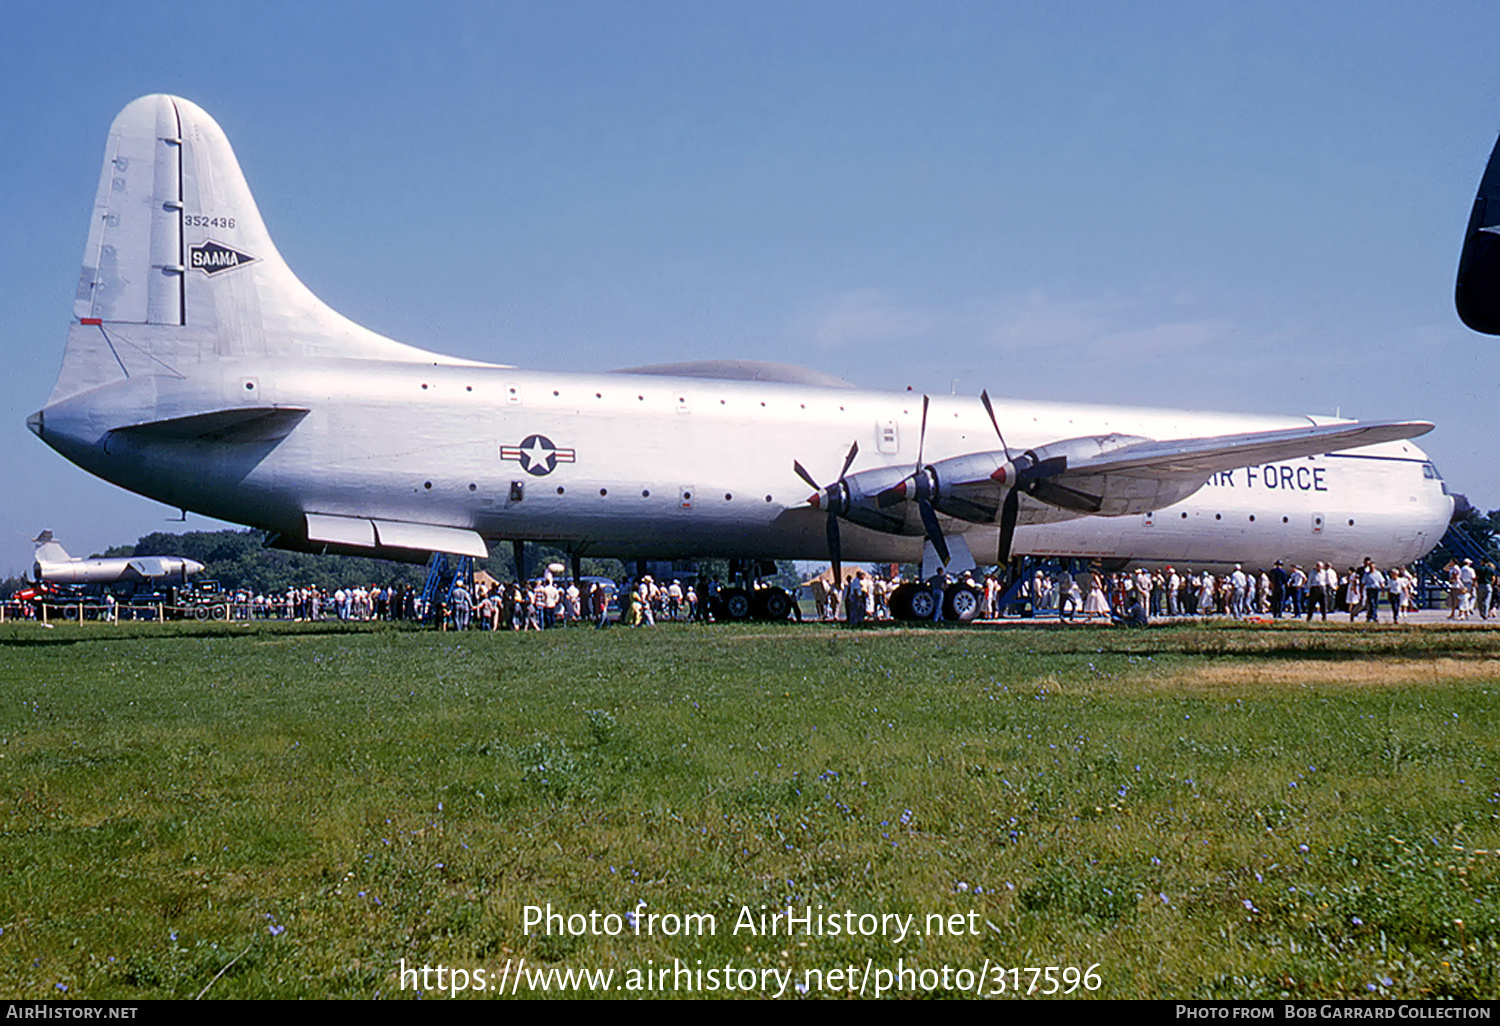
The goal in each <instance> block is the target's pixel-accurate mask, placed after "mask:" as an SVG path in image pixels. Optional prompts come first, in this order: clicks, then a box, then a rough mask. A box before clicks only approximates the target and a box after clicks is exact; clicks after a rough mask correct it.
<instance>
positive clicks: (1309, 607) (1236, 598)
mask: <svg viewBox="0 0 1500 1026" xmlns="http://www.w3.org/2000/svg"><path fill="white" fill-rule="evenodd" d="M1442 575H1443V577H1442V580H1443V583H1444V584H1445V585H1446V590H1447V603H1448V616H1449V618H1450V619H1454V620H1466V619H1470V618H1479V619H1488V618H1489V617H1490V614H1491V613H1494V612H1496V610H1497V607H1500V589H1497V588H1496V587H1495V566H1494V564H1493V563H1491V562H1489V561H1487V560H1486V561H1482V562H1481V563H1480V564H1479V565H1477V566H1476V565H1475V563H1474V561H1473V560H1471V559H1464V560H1461V561H1460V560H1453V561H1450V562H1449V563H1448V564H1447V566H1446V567H1445V568H1444V570H1443V571H1442ZM904 583H906V582H904V581H903V580H902V578H900V577H899V576H891V577H888V578H883V577H879V576H876V575H873V574H869V573H867V572H866V571H864V570H862V569H856V570H853V571H851V572H850V573H848V574H847V575H846V576H845V578H844V580H843V582H842V587H840V588H834V587H832V586H831V585H830V584H828V583H826V582H822V581H815V582H813V587H812V589H811V591H812V595H813V602H814V606H815V608H816V611H817V615H818V616H819V617H821V618H822V619H824V620H844V621H846V622H848V623H849V624H851V625H856V626H857V625H858V624H860V623H862V622H864V621H867V620H889V619H893V618H894V611H893V596H894V595H895V592H896V590H897V589H898V588H899V587H901V586H902V585H903V584H904ZM949 583H950V582H949V581H948V580H947V578H946V577H944V578H940V579H938V580H935V581H930V582H928V587H931V588H932V589H933V595H934V598H935V601H934V603H933V606H934V607H935V610H941V609H942V608H943V601H942V595H943V589H945V588H946V587H948V585H949ZM957 583H959V584H961V585H965V586H967V587H968V588H970V589H972V591H973V593H974V595H975V596H976V597H977V601H978V610H977V614H978V618H979V619H991V620H992V619H999V618H1001V617H1002V616H1028V615H1032V616H1035V615H1040V616H1051V615H1055V616H1058V617H1060V618H1061V619H1064V620H1079V621H1102V622H1124V623H1146V622H1149V621H1150V620H1152V619H1154V618H1159V617H1195V618H1203V617H1228V618H1235V619H1247V618H1251V617H1271V618H1281V617H1283V616H1287V617H1299V618H1302V617H1305V618H1306V619H1307V620H1309V621H1311V620H1312V619H1313V618H1314V617H1321V619H1322V620H1324V621H1326V620H1327V619H1328V617H1329V615H1330V614H1339V613H1342V614H1345V615H1347V616H1348V617H1349V619H1350V620H1351V621H1352V620H1355V619H1358V618H1361V617H1363V618H1364V619H1365V620H1367V621H1369V622H1372V623H1373V622H1379V620H1380V619H1381V615H1382V614H1381V609H1382V607H1386V608H1387V609H1388V614H1387V615H1388V617H1389V619H1390V620H1391V621H1393V622H1400V621H1401V620H1402V619H1403V618H1404V617H1407V616H1408V615H1410V614H1411V613H1412V612H1414V611H1415V610H1416V609H1417V601H1418V598H1419V588H1418V580H1417V577H1416V576H1415V574H1414V573H1413V572H1412V571H1411V570H1410V569H1409V568H1406V567H1393V568H1390V569H1386V570H1382V569H1381V568H1379V567H1377V566H1376V565H1375V564H1374V562H1373V561H1371V560H1370V559H1366V560H1364V562H1363V564H1362V565H1360V566H1351V567H1348V568H1346V569H1345V570H1343V571H1340V570H1338V569H1336V568H1335V567H1334V566H1333V565H1332V564H1330V563H1325V562H1318V563H1316V564H1314V565H1313V567H1312V568H1311V569H1305V568H1303V567H1301V566H1297V565H1293V566H1290V567H1286V566H1284V565H1283V564H1282V562H1281V561H1279V560H1278V561H1277V562H1276V563H1275V565H1274V566H1272V567H1271V568H1270V569H1264V570H1246V569H1245V568H1244V567H1243V566H1241V565H1236V566H1235V567H1234V569H1233V570H1231V571H1229V572H1228V573H1214V572H1211V571H1208V570H1201V571H1198V570H1188V569H1184V570H1181V571H1179V570H1177V569H1176V568H1174V567H1172V566H1168V567H1165V568H1163V569H1160V570H1147V569H1137V570H1133V571H1124V572H1119V573H1106V572H1104V571H1103V570H1102V569H1100V568H1098V567H1094V568H1091V569H1088V570H1084V571H1081V572H1077V573H1070V572H1067V571H1065V570H1062V569H1050V570H1048V569H1038V570H1034V571H1032V572H1030V574H1029V576H1028V577H1027V578H1026V579H1025V580H1024V581H1023V582H1022V584H1021V586H1020V588H1018V589H1016V590H1015V591H1014V592H1013V593H1012V594H1010V595H1009V596H1007V595H1006V589H1005V587H1004V585H1003V584H1002V581H1001V580H1000V578H999V577H998V576H997V575H996V574H987V575H984V576H983V577H982V578H976V577H975V576H974V575H973V574H972V573H965V574H963V575H962V577H961V578H959V581H958V582H957ZM700 590H701V591H702V594H701V595H700V594H699V592H700ZM718 596H719V586H718V585H717V583H716V582H715V581H712V580H709V581H706V582H702V584H701V587H700V585H699V584H697V583H695V582H694V581H692V580H689V581H687V582H686V583H685V582H683V581H682V580H681V579H673V580H671V581H669V582H665V583H661V582H657V581H655V580H654V579H653V578H652V577H651V576H649V575H645V576H642V577H641V578H640V579H638V580H636V581H634V582H631V583H629V584H628V585H627V586H626V587H624V588H623V589H621V588H617V586H616V585H615V583H614V582H613V581H610V580H607V579H604V578H592V579H588V578H586V579H584V580H583V581H574V580H571V579H566V578H554V576H553V574H552V573H551V572H550V571H549V572H548V573H546V574H545V575H544V576H543V577H541V578H540V579H537V580H534V581H510V582H490V581H485V582H482V583H478V584H475V585H474V587H473V590H472V591H471V590H470V587H469V585H468V584H467V583H464V582H459V583H457V584H455V585H454V586H453V587H452V588H451V589H449V590H447V591H446V592H444V593H441V594H440V596H439V597H438V598H435V599H433V600H432V605H433V608H427V605H426V604H425V603H424V600H423V598H422V594H421V592H420V591H419V590H418V589H416V588H413V587H410V586H408V585H405V584H401V585H396V586H387V587H381V586H379V585H373V586H369V587H365V586H354V587H350V588H336V589H334V590H333V591H331V592H329V591H326V590H324V589H320V588H318V587H315V586H307V587H302V588H291V589H288V590H287V591H286V592H285V593H284V594H277V595H264V594H253V593H250V592H248V591H239V592H236V593H234V594H232V595H227V596H225V601H226V603H227V606H228V614H229V615H230V616H232V617H234V618H237V619H289V620H299V621H321V620H341V621H359V620H392V621H400V620H406V621H424V622H427V623H430V624H432V625H434V626H437V627H439V628H441V629H456V630H469V629H476V628H477V629H482V630H491V631H495V630H514V631H527V630H547V629H549V628H552V627H557V626H569V625H573V624H581V623H591V624H593V625H594V626H596V627H604V626H606V625H607V624H609V623H611V622H612V619H613V618H614V617H617V618H618V621H619V622H620V623H621V624H624V625H627V626H650V625H652V624H655V623H656V622H658V621H688V620H691V621H706V620H709V619H714V618H718V616H722V614H723V611H722V609H721V608H719V606H718V604H717V603H716V601H715V600H716V598H717V597H718ZM15 605H16V606H17V608H16V610H15V611H14V612H13V613H12V614H11V615H12V616H15V615H19V616H22V617H26V616H30V615H34V611H33V610H31V609H30V608H29V605H28V604H26V603H15ZM1002 606H1003V608H1002ZM792 611H793V614H794V615H796V616H797V618H798V619H800V618H801V610H800V608H798V607H797V605H796V604H795V603H793V606H792ZM936 615H941V613H940V612H938V613H936ZM117 616H118V613H117V612H116V611H115V605H114V603H113V602H112V601H110V602H108V604H107V606H106V607H105V612H104V617H105V618H106V619H115V618H116V617H117Z"/></svg>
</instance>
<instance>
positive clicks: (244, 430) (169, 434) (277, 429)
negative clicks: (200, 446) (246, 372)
mask: <svg viewBox="0 0 1500 1026" xmlns="http://www.w3.org/2000/svg"><path fill="white" fill-rule="evenodd" d="M307 413H308V411H307V410H306V409H305V408H303V407H298V406H244V407H236V408H234V409H230V410H214V411H213V412H212V413H195V414H193V415H191V416H188V417H171V418H169V419H167V420H151V421H146V422H145V423H142V424H130V425H128V426H126V427H122V428H117V429H116V430H118V431H127V432H130V433H131V434H137V435H150V436H151V437H153V438H174V439H177V440H179V441H184V442H270V441H275V440H276V439H278V438H285V437H286V436H287V435H289V434H291V433H292V429H293V428H295V427H296V426H297V425H298V424H300V423H302V418H303V417H306V416H307Z"/></svg>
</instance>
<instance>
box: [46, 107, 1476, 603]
mask: <svg viewBox="0 0 1500 1026" xmlns="http://www.w3.org/2000/svg"><path fill="white" fill-rule="evenodd" d="M28 424H29V426H30V427H31V430H32V431H34V432H35V433H36V434H37V435H38V436H39V437H41V438H42V440H43V441H45V442H46V443H47V444H48V445H50V446H52V447H53V448H54V449H56V450H57V451H58V452H60V453H62V454H63V455H64V456H66V457H67V458H68V459H70V460H72V461H73V462H74V463H77V464H78V465H79V466H81V467H83V468H84V469H86V470H88V471H90V472H91V473H94V474H97V475H99V476H100V477H102V478H104V479H106V480H108V481H112V482H114V483H115V484H118V485H120V486H121V487H124V488H128V489H130V490H131V491H134V492H138V493H140V494H142V495H145V496H149V497H151V498H153V499H157V500H159V501H161V502H163V503H167V504H169V505H172V506H176V507H180V508H182V509H184V510H193V511H195V512H198V513H202V514H205V515H207V516H211V517H217V518H220V519H223V520H229V521H233V522H237V523H242V524H247V525H253V526H255V527H258V528H262V529H264V530H266V531H268V532H269V539H268V540H269V543H270V544H273V545H277V546H281V547H285V548H291V549H296V550H303V551H318V552H338V553H354V554H361V555H370V556H379V557H386V558H396V559H407V560H417V561H420V560H422V559H425V558H426V557H427V555H428V554H429V553H432V552H448V553H458V554H467V555H472V556H484V555H485V554H486V552H487V545H488V543H490V542H494V541H501V540H510V541H513V542H515V541H545V542H549V543H552V544H555V545H558V546H560V547H562V548H563V549H565V550H568V551H570V552H572V553H574V554H575V556H576V555H579V554H584V553H587V554H590V555H601V556H615V557H620V558H625V559H631V558H659V559H664V558H688V557H695V556H727V557H730V558H741V559H832V561H833V562H834V563H835V565H836V566H837V565H838V564H839V563H840V562H841V561H872V562H873V561H878V562H916V561H918V560H923V558H924V555H925V557H926V560H925V561H926V563H927V564H928V565H929V567H931V566H932V565H934V564H935V563H936V562H942V563H944V564H946V565H947V566H948V568H949V569H950V570H954V571H957V570H961V569H964V568H967V567H969V566H972V565H974V563H975V561H976V560H978V561H980V562H983V563H986V564H989V563H1006V562H1007V561H1008V560H1009V558H1010V557H1011V556H1012V555H1039V556H1066V557H1073V556H1078V557H1092V558H1098V559H1101V560H1105V561H1118V562H1121V563H1124V562H1129V561H1137V562H1157V563H1159V562H1176V563H1178V564H1182V563H1190V564H1191V565H1194V566H1199V565H1207V564H1217V565H1222V564H1229V563H1234V562H1242V563H1246V564H1254V565H1269V564H1270V563H1271V562H1273V561H1274V560H1276V559H1283V560H1287V561H1295V562H1300V563H1308V564H1310V563H1311V562H1313V561H1315V560H1318V559H1326V560H1331V561H1333V562H1335V563H1338V564H1345V563H1353V562H1355V561H1357V560H1359V559H1362V558H1363V557H1365V556H1371V557H1373V558H1374V559H1375V560H1376V562H1378V563H1380V564H1397V563H1405V562H1409V561H1411V560H1413V559H1416V558H1418V557H1420V556H1421V555H1423V554H1424V553H1426V552H1427V551H1428V550H1429V549H1431V548H1432V547H1433V546H1434V545H1435V544H1436V543H1437V541H1438V540H1439V538H1440V537H1441V536H1442V534H1443V532H1444V530H1445V529H1446V527H1447V524H1448V522H1449V517H1450V514H1451V512H1452V506H1453V502H1452V500H1451V499H1450V498H1449V496H1448V495H1447V494H1446V491H1445V489H1444V486H1443V483H1442V481H1441V480H1440V479H1439V477H1438V474H1437V471H1436V469H1435V468H1434V467H1433V465H1432V463H1431V462H1430V461H1429V460H1428V458H1427V456H1426V455H1425V454H1423V452H1422V451H1421V450H1420V449H1418V448H1417V447H1416V446H1415V445H1413V444H1412V443H1411V442H1410V441H1409V439H1411V438H1414V437H1416V436H1419V435H1422V434H1424V433H1426V432H1427V431H1429V430H1430V429H1431V427H1432V425H1430V424H1426V423H1379V424H1370V423H1353V422H1349V421H1336V420H1331V419H1327V418H1318V417H1306V418H1285V417H1283V418H1271V417H1245V416H1239V415H1229V414H1214V413H1188V412H1181V411H1170V410H1146V409H1129V408H1121V407H1104V406H1081V405H1075V404H1065V403H1045V402H1011V401H993V402H992V401H991V400H990V397H989V396H988V395H987V394H986V395H982V396H981V397H979V398H977V399H976V398H956V397H933V398H931V399H929V398H928V397H926V396H921V395H914V394H912V393H904V394H903V393H883V392H868V391H862V390H858V389H855V388H854V387H852V386H851V385H849V384H848V383H847V382H843V381H840V380H838V379H836V378H830V377H827V376H825V375H822V374H818V373H816V372H813V371H808V370H803V369H800V368H795V367H788V366H784V365H776V364H762V363H753V362H746V361H739V360H732V361H706V362H695V363H686V364H669V365H663V366H655V367H638V368H633V369H629V370H623V371H614V372H608V373H589V374H579V373H571V372H552V371H533V370H520V369H517V368H514V367H509V366H504V365H499V364H488V363H480V362H475V361H472V360H464V359H457V358H454V357H448V356H442V355H439V354H437V353H431V352H426V351H424V350H421V349H416V348H413V347H411V346H407V345H403V344H401V343H399V342H395V341H393V340H391V339H388V338H384V337H382V336H380V335H377V334H375V333H374V332H371V331H369V330H367V329H365V328H362V327H360V326H359V325H357V324H355V323H353V322H352V321H349V320H348V319H346V318H344V317H342V316H340V315H339V314H337V313H335V312H334V311H333V310H331V309H329V308H328V307H327V306H325V305H324V304H323V303H322V302H321V301H319V300H318V299H317V297H315V296H314V295H312V293H311V292H309V291H308V290H307V288H306V287H305V286H304V285H303V284H302V283H301V282H300V281H298V280H297V278H296V277H295V276H294V275H293V274H292V271H291V270H290V268H288V267H287V265H286V264H285V263H284V262H283V261H282V259H281V257H280V255H279V254H278V253H277V251H276V247H275V245H274V244H273V243H272V242H271V237H270V235H269V234H268V233H267V231H266V227H265V225H264V223H263V222H262V221H261V217H260V213H259V212H258V211H257V209H256V206H255V201H254V200H253V199H252V198H251V195H250V190H249V188H248V186H247V185H246V183H245V179H244V176H243V174H242V173H241V171H240V167H239V164H238V162H237V161H236V159H235V156H234V153H233V151H232V150H231V149H230V146H229V142H228V140H227V139H226V138H225V135H224V132H223V131H222V130H221V129H220V128H219V126H218V125H217V124H216V123H215V122H214V121H213V119H212V118H210V117H209V116H208V115H207V114H205V113H204V112H203V111H202V110H200V109H199V108H198V107H196V106H194V105H193V104H192V103H189V102H188V101H186V100H182V99H178V98H176V97H172V96H147V97H143V98H142V99H139V100H136V101H135V102H134V103H131V104H130V105H129V106H127V107H126V108H125V109H124V110H123V111H122V112H121V113H120V115H119V117H117V118H116V119H115V122H114V125H113V127H112V128H111V129H110V134H109V144H108V149H107V151H106V153H105V160H104V171H103V174H102V175H101V176H100V180H99V193H98V197H97V199H96V200H95V205H94V212H93V220H92V223H91V225H90V227H89V237H88V249H87V251H86V252H85V254H84V261H83V273H82V277H81V278H80V279H79V283H78V295H77V300H76V302H75V305H74V316H73V323H72V325H71V327H70V329H69V333H68V344H67V350H66V352H65V354H64V357H63V364H62V370H61V372H60V373H59V375H58V379H57V384H56V386H55V387H54V388H53V391H52V395H51V397H50V398H49V399H48V401H47V405H46V406H45V407H44V408H43V409H42V410H40V411H39V412H37V413H35V414H33V415H32V416H31V417H30V418H29V420H28ZM809 490H811V495H809ZM741 598H742V599H745V596H744V595H743V593H741ZM783 598H784V597H783ZM898 604H899V605H901V607H902V609H901V611H902V612H905V613H908V614H911V613H912V612H913V611H912V610H911V609H910V607H909V604H908V603H898ZM948 605H949V607H950V612H952V613H954V614H955V615H960V616H967V615H972V611H973V606H974V603H973V601H972V593H971V592H960V591H959V590H958V588H957V587H955V588H954V589H953V590H951V591H950V594H949V601H948ZM729 608H730V611H731V613H732V614H734V615H750V614H751V612H753V611H754V610H755V609H756V608H757V607H756V605H755V604H754V603H753V602H750V601H748V600H745V601H741V602H738V603H730V604H729ZM759 608H760V609H761V610H762V611H764V610H765V605H764V603H762V604H761V606H760V607H759ZM784 611H785V604H784V602H783V603H781V604H780V605H779V606H778V605H774V604H773V606H772V608H771V609H770V610H769V612H770V613H771V614H775V613H776V612H782V613H784Z"/></svg>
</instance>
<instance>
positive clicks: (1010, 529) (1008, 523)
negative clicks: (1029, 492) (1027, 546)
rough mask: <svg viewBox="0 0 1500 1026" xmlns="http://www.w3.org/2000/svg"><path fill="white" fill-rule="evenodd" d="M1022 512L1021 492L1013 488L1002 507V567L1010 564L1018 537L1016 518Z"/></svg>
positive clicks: (1007, 493)
mask: <svg viewBox="0 0 1500 1026" xmlns="http://www.w3.org/2000/svg"><path fill="white" fill-rule="evenodd" d="M1020 512H1021V492H1020V490H1019V489H1016V488H1012V489H1011V490H1010V491H1008V492H1006V493H1005V504H1004V505H1003V506H1001V507H1000V559H999V562H1000V565H1001V566H1005V565H1006V564H1007V563H1009V562H1010V544H1011V542H1012V541H1014V540H1015V537H1016V517H1017V516H1018V515H1019V514H1020Z"/></svg>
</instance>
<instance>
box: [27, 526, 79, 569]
mask: <svg viewBox="0 0 1500 1026" xmlns="http://www.w3.org/2000/svg"><path fill="white" fill-rule="evenodd" d="M31 540H32V541H34V542H36V554H35V558H36V559H37V560H38V561H39V562H43V563H66V562H67V561H68V560H69V559H71V558H72V557H71V556H69V555H68V551H67V549H64V548H63V547H62V546H61V545H60V544H58V543H57V542H55V541H53V540H52V532H51V531H50V530H49V531H43V532H42V533H41V534H39V535H37V536H36V537H35V538H33V539H31Z"/></svg>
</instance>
